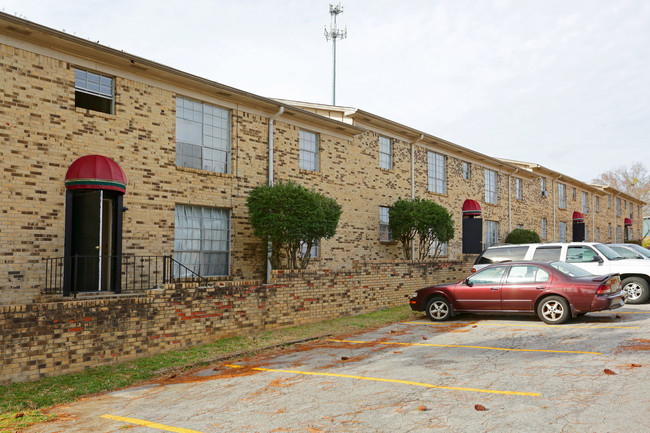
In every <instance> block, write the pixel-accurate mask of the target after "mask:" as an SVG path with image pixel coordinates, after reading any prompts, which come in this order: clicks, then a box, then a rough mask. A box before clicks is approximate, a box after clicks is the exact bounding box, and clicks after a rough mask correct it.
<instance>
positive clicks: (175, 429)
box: [100, 414, 201, 433]
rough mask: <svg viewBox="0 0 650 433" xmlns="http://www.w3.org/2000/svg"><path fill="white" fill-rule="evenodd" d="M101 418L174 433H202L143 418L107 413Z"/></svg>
mask: <svg viewBox="0 0 650 433" xmlns="http://www.w3.org/2000/svg"><path fill="white" fill-rule="evenodd" d="M100 418H106V419H112V420H113V421H120V422H125V423H129V424H136V425H141V426H143V427H149V428H155V429H157V430H163V431H170V432H174V433H201V432H200V431H197V430H190V429H187V428H180V427H170V426H168V425H163V424H158V423H157V422H151V421H145V420H143V419H137V418H127V417H124V416H116V415H109V414H106V415H102V416H100Z"/></svg>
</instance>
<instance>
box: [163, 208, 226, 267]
mask: <svg viewBox="0 0 650 433" xmlns="http://www.w3.org/2000/svg"><path fill="white" fill-rule="evenodd" d="M175 222H176V226H175V227H176V228H175V232H174V259H175V260H176V261H177V262H179V263H181V264H182V265H184V266H186V267H188V268H189V269H191V270H192V271H194V272H196V273H198V274H200V275H201V276H223V275H228V274H229V269H230V211H229V210H228V209H219V208H213V207H204V206H188V205H176V219H175ZM175 271H176V270H175ZM185 274H188V272H185ZM185 274H184V273H183V272H181V271H180V270H179V272H178V274H177V276H180V277H184V276H190V275H185Z"/></svg>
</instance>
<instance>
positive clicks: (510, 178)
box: [508, 168, 519, 233]
mask: <svg viewBox="0 0 650 433" xmlns="http://www.w3.org/2000/svg"><path fill="white" fill-rule="evenodd" d="M518 171H519V169H518V168H516V169H515V173H517V172H518ZM511 231H512V176H511V175H510V174H508V233H510V232H511Z"/></svg>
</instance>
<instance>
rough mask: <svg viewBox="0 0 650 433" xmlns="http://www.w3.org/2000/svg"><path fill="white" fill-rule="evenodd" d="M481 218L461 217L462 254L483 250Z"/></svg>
mask: <svg viewBox="0 0 650 433" xmlns="http://www.w3.org/2000/svg"><path fill="white" fill-rule="evenodd" d="M482 241H483V218H463V254H481V253H482V252H483V242H482Z"/></svg>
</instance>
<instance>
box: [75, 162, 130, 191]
mask: <svg viewBox="0 0 650 433" xmlns="http://www.w3.org/2000/svg"><path fill="white" fill-rule="evenodd" d="M65 188H66V189H110V190H113V191H119V192H126V175H125V174H124V170H122V168H121V167H120V166H119V165H118V164H117V162H115V161H113V160H112V159H110V158H107V157H105V156H101V155H86V156H82V157H81V158H79V159H77V160H76V161H75V162H73V163H72V165H70V168H68V172H67V173H66V174H65Z"/></svg>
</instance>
